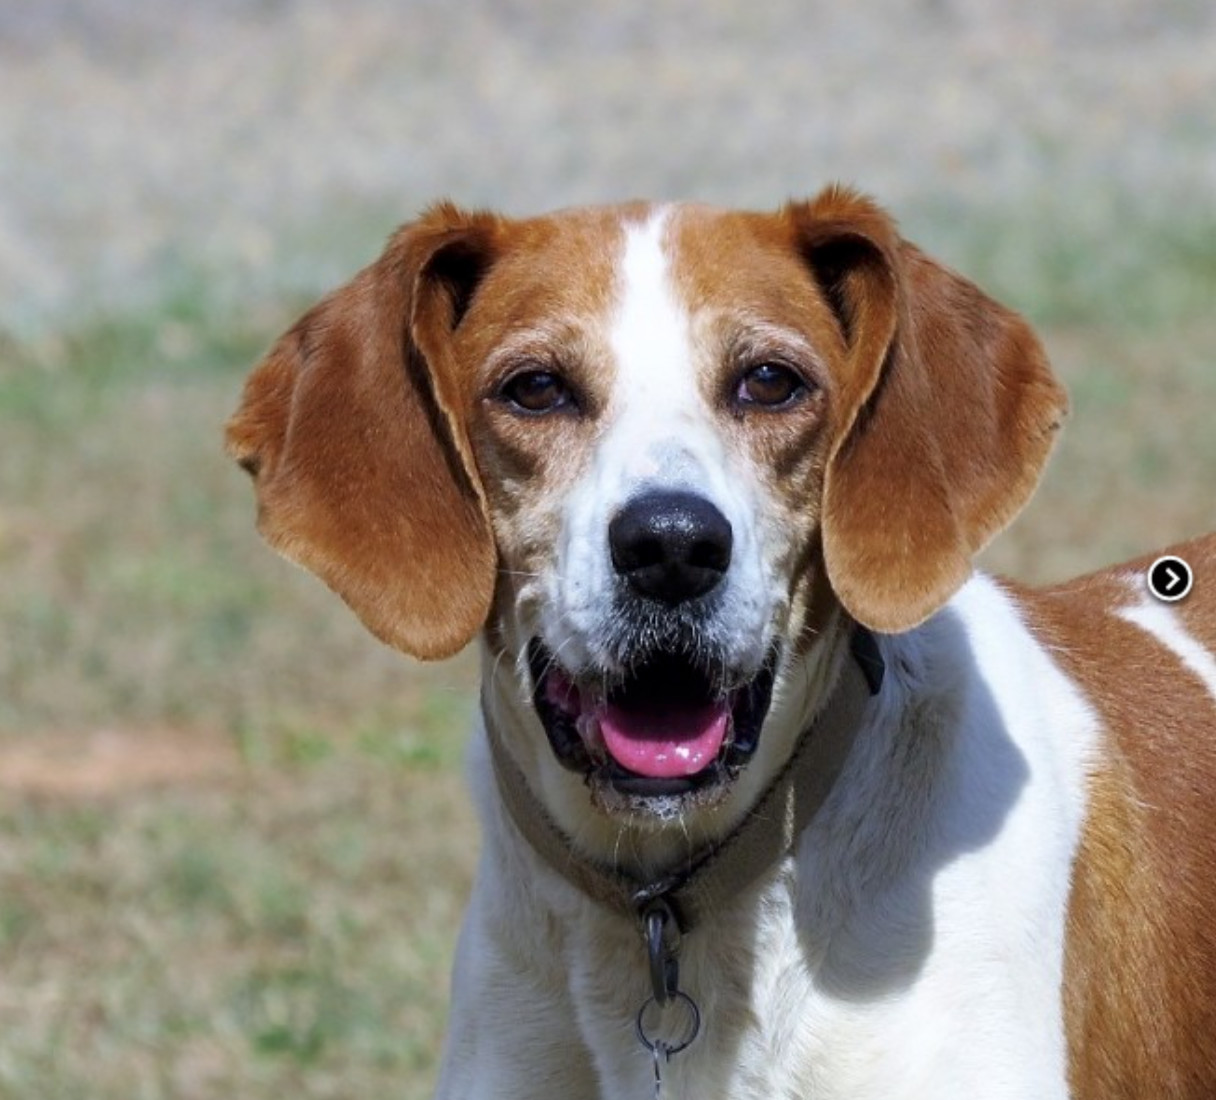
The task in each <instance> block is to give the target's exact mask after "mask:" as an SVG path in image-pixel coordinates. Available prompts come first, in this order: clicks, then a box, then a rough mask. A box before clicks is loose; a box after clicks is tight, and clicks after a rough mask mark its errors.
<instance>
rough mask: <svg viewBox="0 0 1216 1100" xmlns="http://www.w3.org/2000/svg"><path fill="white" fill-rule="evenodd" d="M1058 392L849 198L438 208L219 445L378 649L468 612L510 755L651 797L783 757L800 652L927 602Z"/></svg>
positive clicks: (652, 802) (288, 357)
mask: <svg viewBox="0 0 1216 1100" xmlns="http://www.w3.org/2000/svg"><path fill="white" fill-rule="evenodd" d="M1062 411H1063V398H1062V395H1061V393H1060V390H1059V388H1058V387H1057V386H1056V384H1055V383H1054V381H1053V380H1052V378H1051V375H1050V372H1049V370H1048V368H1047V366H1046V363H1045V361H1044V359H1043V357H1042V354H1041V351H1040V349H1039V347H1038V344H1037V342H1036V341H1035V340H1034V338H1033V336H1032V335H1031V334H1030V332H1029V330H1028V329H1027V328H1026V326H1025V325H1024V324H1023V323H1022V322H1021V321H1020V320H1019V319H1018V318H1017V317H1016V316H1014V315H1013V314H1011V313H1009V312H1008V311H1006V310H1004V309H1003V308H1002V307H1000V306H998V305H996V303H994V302H992V301H991V300H989V299H987V298H985V297H984V296H983V295H982V294H980V292H979V291H977V290H976V289H975V288H974V287H972V286H971V285H970V284H968V283H965V282H964V281H963V280H961V279H959V278H958V277H957V276H954V275H952V274H951V273H949V272H947V271H945V270H944V269H943V268H940V267H939V266H938V265H936V264H934V263H933V262H932V261H929V260H928V259H926V258H925V257H923V256H922V255H921V254H920V253H918V252H917V251H916V250H915V249H913V248H911V246H908V245H906V244H905V243H904V242H902V241H901V240H900V239H899V238H898V236H897V235H896V233H895V231H894V229H893V227H892V225H891V223H890V222H889V220H888V219H887V218H886V217H885V216H884V215H883V214H882V213H881V212H880V211H879V210H877V208H875V207H874V206H872V205H871V204H870V203H868V202H867V201H865V200H862V199H859V198H857V197H856V196H853V195H851V194H849V193H847V192H841V191H829V192H826V193H825V194H824V195H823V196H821V197H820V198H819V199H817V200H816V201H815V202H813V203H808V204H793V205H790V206H788V207H787V208H785V209H784V210H782V211H780V212H779V213H775V214H743V213H730V212H724V211H719V210H712V209H708V208H703V207H688V206H675V207H651V206H646V205H642V204H634V205H630V206H624V207H614V208H603V209H592V210H581V211H571V212H566V213H562V214H558V215H553V216H549V217H545V218H539V219H533V220H529V221H508V220H505V219H501V218H497V217H494V216H491V215H469V214H465V213H463V212H460V211H458V210H455V209H454V208H451V207H448V206H441V207H438V208H436V209H435V210H433V211H432V212H431V213H430V214H428V215H427V216H426V217H425V218H423V219H422V220H421V221H419V222H417V223H415V224H413V225H411V226H407V227H405V228H404V229H403V230H401V231H400V232H399V233H398V235H397V236H396V237H395V238H394V240H393V241H392V242H391V243H390V245H389V248H388V249H387V251H386V252H385V254H384V256H383V257H382V258H381V259H380V260H379V261H378V262H377V263H376V264H374V265H372V267H370V268H368V269H366V270H365V271H364V272H363V273H361V274H360V275H359V276H358V277H357V278H356V279H355V280H354V281H353V282H352V283H351V284H349V285H348V286H347V287H345V288H343V289H342V290H340V291H338V292H337V293H336V294H335V295H333V296H331V297H330V298H329V299H327V300H326V301H324V302H322V303H321V304H320V305H319V306H318V307H316V308H315V309H314V310H313V311H312V312H310V313H309V314H308V315H306V316H305V317H304V318H303V319H302V320H301V322H300V323H299V324H298V325H297V326H296V327H295V328H294V329H293V330H292V331H291V332H289V333H288V334H287V336H285V337H284V338H283V340H282V341H280V343H279V345H278V346H277V347H276V348H275V349H274V350H273V351H272V352H271V354H270V356H268V358H267V359H266V361H265V362H264V363H263V364H262V365H261V366H260V367H259V369H258V371H257V372H255V374H254V375H253V377H252V378H251V380H250V382H249V384H248V386H247V388H246V393H245V399H244V403H243V405H242V407H241V409H240V410H239V411H238V413H237V415H236V416H235V417H234V419H233V421H232V423H231V424H230V426H229V445H230V448H231V450H232V451H233V453H234V454H235V455H236V457H237V458H238V459H239V460H240V461H241V462H242V464H243V465H244V466H245V467H246V468H247V469H249V470H250V471H251V472H252V473H253V474H254V476H255V478H256V481H257V485H258V490H259V502H260V508H261V516H260V518H261V526H262V529H263V532H264V533H265V534H266V536H267V538H268V539H269V540H270V541H271V542H272V544H273V545H275V546H276V547H277V548H278V549H280V550H282V551H283V552H284V553H286V554H287V555H288V556H290V557H293V558H296V559H297V560H299V561H301V562H302V563H303V564H305V565H307V566H308V567H310V568H312V569H314V570H315V571H316V572H318V573H319V574H320V575H321V576H322V577H323V578H324V579H325V580H326V581H327V582H328V583H330V584H331V586H333V587H334V588H335V589H336V590H337V591H338V592H339V593H340V594H341V595H342V596H343V597H344V598H345V599H346V600H347V601H348V602H349V603H350V604H351V605H352V607H354V609H355V610H356V611H357V612H358V613H359V614H360V615H361V616H362V617H363V619H364V621H365V622H366V623H367V624H368V626H369V627H370V628H371V629H372V630H373V631H374V632H375V633H376V634H377V635H378V636H380V637H381V638H383V639H384V640H385V641H387V642H389V643H390V644H393V645H396V646H398V647H399V648H401V649H403V650H405V651H407V652H410V653H414V654H417V655H420V656H424V657H430V656H438V655H442V654H445V653H449V652H452V651H453V650H454V649H456V648H458V647H459V646H461V645H463V644H464V643H465V642H466V641H468V640H469V638H470V637H471V636H472V635H473V634H475V633H476V632H477V631H479V630H480V629H481V628H483V627H485V628H487V629H486V638H487V644H488V646H489V648H490V651H491V653H492V656H493V657H494V664H495V667H496V668H500V667H503V666H505V667H506V668H508V669H514V670H515V675H516V676H517V686H518V689H519V692H520V693H521V694H522V695H524V696H526V697H527V698H528V699H529V700H530V703H529V705H530V706H531V707H532V708H533V709H534V711H535V715H534V721H533V722H532V723H531V727H532V728H533V729H534V730H537V731H539V730H543V740H544V741H547V743H548V744H547V747H546V748H545V751H544V752H543V753H541V754H539V755H535V754H534V755H533V756H532V759H534V760H535V761H536V765H535V766H537V767H539V768H542V769H545V770H547V771H554V770H556V771H558V772H561V771H562V770H563V769H564V770H565V772H568V773H570V774H571V775H573V776H576V777H578V778H579V779H580V780H582V779H586V780H587V782H588V785H589V787H590V792H591V800H592V802H593V803H594V804H595V805H597V806H598V807H599V808H600V809H601V810H604V811H606V812H608V813H609V814H616V813H631V814H635V815H636V814H638V813H642V814H645V813H647V812H653V813H654V814H655V815H656V816H661V817H664V818H668V817H671V816H673V813H672V811H673V810H676V811H680V810H681V809H682V808H683V807H686V806H701V805H712V804H714V803H715V801H720V800H721V799H723V798H724V797H726V795H727V793H728V792H729V791H730V789H731V787H732V785H733V783H734V781H735V779H736V777H737V776H738V775H739V774H740V773H741V772H742V771H743V770H744V769H745V768H746V767H747V766H748V765H749V762H750V761H751V760H752V758H753V756H758V757H759V758H760V759H763V760H764V762H765V763H764V768H765V769H766V770H767V771H772V770H773V769H774V768H777V767H779V766H780V763H781V761H782V758H783V756H784V755H787V754H788V751H789V748H790V746H791V745H792V742H793V737H794V735H795V734H796V732H797V731H796V728H794V727H796V725H797V723H796V722H795V723H794V726H790V723H788V722H787V723H785V726H786V727H787V728H786V729H785V730H784V732H783V734H782V737H783V740H782V743H781V744H778V745H775V746H770V747H768V749H767V751H765V752H760V751H759V750H760V746H761V745H762V743H763V742H764V740H765V738H766V736H767V732H766V731H767V727H768V726H769V725H770V724H771V723H769V722H768V721H767V719H768V717H769V711H770V704H771V701H772V698H773V694H774V685H775V682H776V686H777V688H778V694H779V695H780V694H781V691H780V688H781V687H782V684H783V683H784V682H786V681H789V680H791V678H796V672H797V670H798V669H799V668H801V667H802V666H803V665H804V664H805V662H806V661H807V659H808V657H809V655H810V654H811V653H812V651H813V650H814V649H815V647H816V645H817V644H819V640H820V639H823V638H827V637H832V636H836V635H838V634H839V629H837V628H838V626H839V625H840V624H847V622H848V621H849V620H850V619H855V620H857V621H860V622H862V623H863V624H865V625H867V626H870V627H872V628H874V629H877V630H882V631H898V630H903V629H907V628H909V627H911V626H913V625H915V624H916V623H917V622H919V621H921V620H922V619H924V618H925V617H926V616H927V615H929V614H931V613H932V612H933V611H934V610H935V609H936V608H937V607H939V606H940V605H941V604H942V603H943V602H944V601H945V600H946V599H947V598H948V597H949V595H950V594H951V593H952V592H953V591H954V590H955V589H956V588H957V587H958V585H959V584H960V583H961V582H962V580H963V579H964V578H965V577H966V575H967V573H968V570H969V562H970V558H971V556H972V555H973V554H974V552H975V551H976V550H977V549H978V548H979V547H980V546H981V545H982V544H983V543H984V542H986V541H987V539H988V538H989V537H991V535H992V534H993V533H994V532H995V531H996V530H997V529H999V527H1000V526H1002V525H1003V524H1004V523H1005V522H1007V520H1008V519H1009V518H1010V517H1011V516H1012V514H1013V513H1014V512H1015V511H1016V510H1017V508H1018V507H1020V506H1021V504H1022V503H1023V501H1024V500H1025V498H1026V497H1027V496H1028V494H1029V492H1030V490H1031V489H1032V487H1033V485H1034V483H1035V481H1036V479H1037V476H1038V471H1039V468H1040V466H1041V464H1042V462H1043V460H1044V458H1045V456H1046V453H1047V451H1048V448H1049V445H1050V440H1051V436H1052V434H1053V431H1054V428H1055V427H1056V426H1057V424H1058V423H1059V420H1060V417H1061V414H1062ZM842 608H843V614H842V613H841V609H842ZM794 710H795V711H796V710H797V707H795V708H794ZM774 736H775V735H774ZM537 738H538V740H539V739H541V735H540V734H539V733H538V734H537ZM538 786H539V787H540V788H542V789H552V787H553V781H552V779H550V780H549V781H548V782H546V781H544V779H543V778H542V779H541V780H540V781H539V782H538ZM584 797H585V796H584ZM559 816H561V815H559Z"/></svg>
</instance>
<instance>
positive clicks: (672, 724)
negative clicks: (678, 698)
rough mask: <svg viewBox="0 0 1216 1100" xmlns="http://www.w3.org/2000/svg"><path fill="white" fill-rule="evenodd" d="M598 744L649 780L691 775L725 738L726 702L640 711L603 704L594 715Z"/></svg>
mask: <svg viewBox="0 0 1216 1100" xmlns="http://www.w3.org/2000/svg"><path fill="white" fill-rule="evenodd" d="M596 717H597V718H598V719H599V724H600V731H601V733H603V735H604V745H605V746H606V747H607V749H608V751H609V752H610V753H611V754H612V758H613V759H614V760H615V761H616V762H617V763H618V764H620V765H621V767H623V768H628V769H629V770H630V771H631V772H636V773H637V774H638V775H646V776H650V777H651V778H653V779H672V778H675V777H678V776H685V775H695V774H696V773H697V772H699V771H701V770H702V769H703V768H707V767H709V765H710V764H712V763H713V761H714V758H715V757H716V756H717V755H718V750H719V749H721V748H722V742H723V740H725V738H726V725H727V721H728V719H729V718H730V707H729V705H728V704H727V701H726V700H721V701H720V702H717V703H708V704H706V705H704V706H699V707H671V708H669V709H666V710H664V709H656V710H653V711H647V712H645V713H641V712H638V711H634V710H625V709H624V708H622V707H618V706H613V704H611V703H606V704H605V705H604V706H603V708H602V709H600V712H599V714H598V715H597V716H596Z"/></svg>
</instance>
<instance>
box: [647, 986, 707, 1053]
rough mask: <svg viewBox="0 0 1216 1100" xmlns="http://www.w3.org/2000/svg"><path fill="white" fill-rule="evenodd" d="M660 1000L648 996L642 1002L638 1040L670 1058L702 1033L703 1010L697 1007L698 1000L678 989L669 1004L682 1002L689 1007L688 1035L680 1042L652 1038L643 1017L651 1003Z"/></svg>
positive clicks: (653, 1051)
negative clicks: (647, 1032)
mask: <svg viewBox="0 0 1216 1100" xmlns="http://www.w3.org/2000/svg"><path fill="white" fill-rule="evenodd" d="M658 1003H659V1002H658V1001H657V1000H655V998H654V997H647V998H646V1000H645V1001H644V1002H643V1003H642V1007H641V1008H639V1009H638V1019H637V1029H638V1040H639V1041H640V1042H641V1044H642V1046H644V1047H645V1048H646V1049H647V1050H648V1051H650V1052H651V1054H654V1053H656V1052H659V1053H662V1054H664V1055H665V1056H666V1057H668V1058H670V1057H671V1056H672V1055H673V1054H679V1053H680V1051H682V1050H684V1049H685V1048H686V1047H687V1046H689V1044H691V1043H692V1041H693V1040H694V1039H695V1038H696V1037H697V1035H698V1034H700V1031H701V1010H700V1009H699V1008H697V1002H696V1001H694V1000H693V999H692V998H691V997H690V996H689V995H688V994H687V993H685V992H684V991H683V990H682V989H677V990H676V991H675V993H674V994H673V995H672V998H671V1001H670V1002H669V1004H682V1005H684V1006H685V1007H686V1008H687V1009H688V1027H687V1029H686V1037H685V1038H684V1039H682V1040H680V1041H679V1042H675V1043H668V1042H667V1041H666V1040H664V1039H652V1038H651V1037H650V1036H649V1035H647V1034H646V1023H645V1020H644V1019H643V1017H644V1016H645V1015H646V1010H647V1009H648V1008H649V1007H650V1006H651V1005H657V1004H658Z"/></svg>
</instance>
